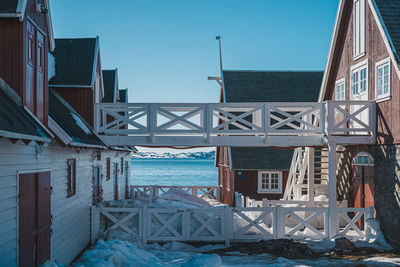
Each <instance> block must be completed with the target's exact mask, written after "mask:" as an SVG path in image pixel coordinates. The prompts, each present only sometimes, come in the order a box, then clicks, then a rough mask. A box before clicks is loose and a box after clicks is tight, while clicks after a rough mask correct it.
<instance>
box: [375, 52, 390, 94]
mask: <svg viewBox="0 0 400 267" xmlns="http://www.w3.org/2000/svg"><path fill="white" fill-rule="evenodd" d="M386 65H388V66H389V68H388V87H389V91H388V92H387V93H386V94H385V93H383V94H382V95H378V69H379V68H383V67H384V66H386ZM390 69H391V63H390V57H387V58H385V59H383V60H381V61H379V62H376V63H375V100H376V101H377V102H381V101H386V100H389V99H390V98H391V96H392V95H391V93H392V92H391V91H392V90H391V79H390V75H391V71H390ZM383 89H384V88H382V90H383Z"/></svg>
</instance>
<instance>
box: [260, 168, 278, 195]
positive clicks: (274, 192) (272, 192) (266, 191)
mask: <svg viewBox="0 0 400 267" xmlns="http://www.w3.org/2000/svg"><path fill="white" fill-rule="evenodd" d="M264 173H265V174H269V177H271V176H270V175H271V174H278V189H263V188H262V174H264ZM269 179H270V178H269ZM269 186H271V180H269ZM257 193H259V194H282V172H281V171H259V172H258V190H257Z"/></svg>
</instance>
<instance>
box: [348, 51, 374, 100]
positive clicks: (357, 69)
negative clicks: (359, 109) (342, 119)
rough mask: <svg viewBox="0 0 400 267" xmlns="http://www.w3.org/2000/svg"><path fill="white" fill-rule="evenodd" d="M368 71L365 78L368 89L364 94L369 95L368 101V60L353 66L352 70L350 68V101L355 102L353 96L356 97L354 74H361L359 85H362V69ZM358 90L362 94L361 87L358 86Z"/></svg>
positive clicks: (367, 88)
mask: <svg viewBox="0 0 400 267" xmlns="http://www.w3.org/2000/svg"><path fill="white" fill-rule="evenodd" d="M364 68H365V69H366V73H365V77H366V82H365V87H366V92H365V93H364V94H367V96H368V99H369V81H368V80H369V76H368V75H369V64H368V59H366V60H364V61H362V62H360V63H358V64H356V65H353V66H351V68H350V88H349V92H350V100H353V96H354V93H353V82H354V81H353V73H354V72H359V73H360V74H359V84H360V79H361V77H360V76H361V72H360V71H361V69H364ZM358 90H359V92H360V85H359V86H358ZM358 95H360V93H359V94H358Z"/></svg>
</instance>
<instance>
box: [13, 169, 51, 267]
mask: <svg viewBox="0 0 400 267" xmlns="http://www.w3.org/2000/svg"><path fill="white" fill-rule="evenodd" d="M40 172H50V177H51V175H52V169H48V168H47V169H28V170H18V171H17V174H16V175H17V216H16V220H17V238H16V248H17V253H16V254H17V255H16V257H17V259H16V260H17V265H18V266H19V230H18V229H19V176H20V175H21V174H30V173H40ZM50 182H51V179H50ZM50 186H51V183H50ZM50 194H51V192H50ZM50 196H51V195H50ZM50 202H51V198H50ZM50 258H51V244H50ZM50 260H51V259H50Z"/></svg>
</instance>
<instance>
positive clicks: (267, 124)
mask: <svg viewBox="0 0 400 267" xmlns="http://www.w3.org/2000/svg"><path fill="white" fill-rule="evenodd" d="M270 112H271V109H270V108H269V106H268V105H267V104H264V105H263V115H262V118H263V127H264V143H265V144H267V143H268V142H269V140H268V139H269V131H270V126H271V125H270V124H271V119H270Z"/></svg>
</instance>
